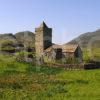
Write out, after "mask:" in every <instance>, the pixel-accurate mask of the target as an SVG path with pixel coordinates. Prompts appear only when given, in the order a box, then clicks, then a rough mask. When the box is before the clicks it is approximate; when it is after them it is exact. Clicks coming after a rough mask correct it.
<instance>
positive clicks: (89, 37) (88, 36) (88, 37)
mask: <svg viewBox="0 0 100 100" xmlns="http://www.w3.org/2000/svg"><path fill="white" fill-rule="evenodd" d="M90 42H92V44H96V45H97V44H98V46H100V30H97V31H95V32H88V33H84V34H82V35H80V36H79V37H77V38H75V39H73V40H72V41H70V42H69V43H72V44H75V43H80V44H81V46H82V47H87V46H88V43H90Z"/></svg>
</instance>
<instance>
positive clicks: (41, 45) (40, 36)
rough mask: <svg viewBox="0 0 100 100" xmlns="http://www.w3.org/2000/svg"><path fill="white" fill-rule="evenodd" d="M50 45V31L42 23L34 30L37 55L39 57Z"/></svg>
mask: <svg viewBox="0 0 100 100" xmlns="http://www.w3.org/2000/svg"><path fill="white" fill-rule="evenodd" d="M51 45H52V29H51V28H48V26H47V25H46V24H45V23H44V22H42V23H41V25H40V26H39V27H38V28H35V49H36V53H37V54H38V55H41V54H42V53H43V52H44V50H45V49H47V48H48V47H50V46H51Z"/></svg>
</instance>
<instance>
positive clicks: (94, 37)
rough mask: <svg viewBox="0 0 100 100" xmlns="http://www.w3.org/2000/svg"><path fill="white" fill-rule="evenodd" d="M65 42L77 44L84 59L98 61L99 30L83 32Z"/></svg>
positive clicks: (99, 57)
mask: <svg viewBox="0 0 100 100" xmlns="http://www.w3.org/2000/svg"><path fill="white" fill-rule="evenodd" d="M67 44H79V45H80V46H81V48H82V50H83V57H84V60H89V59H92V60H96V61H97V60H98V61H100V30H97V31H95V32H88V33H84V34H82V35H80V36H79V37H77V38H75V39H73V40H72V41H70V42H69V43H67ZM65 45H66V44H65Z"/></svg>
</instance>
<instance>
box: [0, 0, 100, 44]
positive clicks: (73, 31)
mask: <svg viewBox="0 0 100 100" xmlns="http://www.w3.org/2000/svg"><path fill="white" fill-rule="evenodd" d="M43 20H44V21H45V22H46V24H47V25H48V27H52V28H53V42H55V43H65V42H68V41H70V40H72V39H73V38H75V37H77V36H79V35H80V34H82V33H84V32H89V31H95V30H97V29H100V0H0V33H16V32H19V31H26V30H29V31H32V32H34V28H35V27H38V26H39V24H40V23H41V22H42V21H43Z"/></svg>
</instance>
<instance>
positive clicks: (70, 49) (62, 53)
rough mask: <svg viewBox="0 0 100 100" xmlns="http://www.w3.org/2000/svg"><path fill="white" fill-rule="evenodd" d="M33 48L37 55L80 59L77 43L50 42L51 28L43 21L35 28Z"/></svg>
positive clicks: (80, 52)
mask: <svg viewBox="0 0 100 100" xmlns="http://www.w3.org/2000/svg"><path fill="white" fill-rule="evenodd" d="M35 50H36V54H37V55H38V56H47V57H48V58H50V59H58V60H59V59H62V58H78V59H80V61H82V51H81V48H80V46H79V45H78V44H66V45H57V44H54V43H52V28H49V27H48V26H47V25H46V24H45V23H44V22H42V24H41V25H40V26H39V27H38V28H35Z"/></svg>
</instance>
